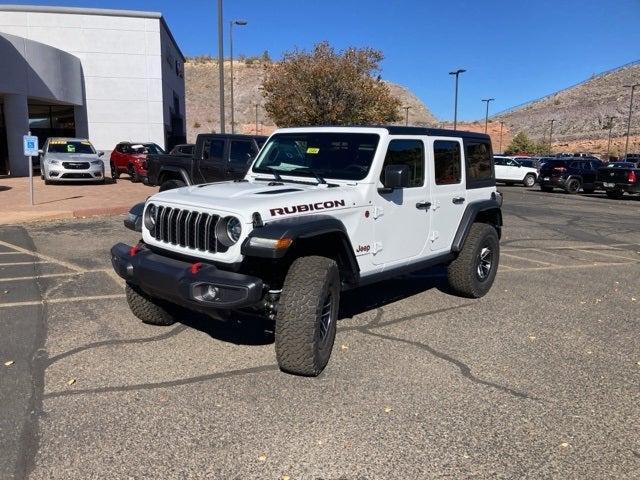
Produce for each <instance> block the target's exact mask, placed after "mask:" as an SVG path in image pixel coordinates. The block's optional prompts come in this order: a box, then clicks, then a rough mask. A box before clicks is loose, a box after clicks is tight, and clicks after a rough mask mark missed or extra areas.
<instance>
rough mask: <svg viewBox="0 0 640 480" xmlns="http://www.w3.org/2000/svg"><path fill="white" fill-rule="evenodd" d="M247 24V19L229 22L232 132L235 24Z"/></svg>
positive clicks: (234, 127)
mask: <svg viewBox="0 0 640 480" xmlns="http://www.w3.org/2000/svg"><path fill="white" fill-rule="evenodd" d="M246 24H247V21H246V20H231V21H230V22H229V61H230V64H229V67H230V70H231V84H230V87H231V133H236V122H235V117H234V115H235V112H234V109H233V26H234V25H238V26H244V25H246Z"/></svg>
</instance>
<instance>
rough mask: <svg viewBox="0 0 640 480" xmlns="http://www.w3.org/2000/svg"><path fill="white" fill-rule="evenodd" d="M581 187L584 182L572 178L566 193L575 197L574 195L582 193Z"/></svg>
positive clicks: (567, 185)
mask: <svg viewBox="0 0 640 480" xmlns="http://www.w3.org/2000/svg"><path fill="white" fill-rule="evenodd" d="M581 186H582V182H580V180H578V179H577V178H570V179H569V180H568V181H567V184H566V187H565V191H566V192H567V193H569V194H571V195H573V194H574V193H578V192H579V191H580V187H581Z"/></svg>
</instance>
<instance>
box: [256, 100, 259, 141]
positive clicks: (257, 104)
mask: <svg viewBox="0 0 640 480" xmlns="http://www.w3.org/2000/svg"><path fill="white" fill-rule="evenodd" d="M259 105H260V104H259V103H258V102H256V135H258V106H259Z"/></svg>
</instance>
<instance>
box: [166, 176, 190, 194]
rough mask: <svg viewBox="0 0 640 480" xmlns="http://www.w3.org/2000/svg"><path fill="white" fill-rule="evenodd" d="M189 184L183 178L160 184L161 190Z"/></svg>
mask: <svg viewBox="0 0 640 480" xmlns="http://www.w3.org/2000/svg"><path fill="white" fill-rule="evenodd" d="M186 186H187V184H186V183H184V182H183V181H182V180H175V179H173V180H167V181H165V182H163V183H162V185H160V191H161V192H164V191H166V190H173V189H174V188H181V187H186Z"/></svg>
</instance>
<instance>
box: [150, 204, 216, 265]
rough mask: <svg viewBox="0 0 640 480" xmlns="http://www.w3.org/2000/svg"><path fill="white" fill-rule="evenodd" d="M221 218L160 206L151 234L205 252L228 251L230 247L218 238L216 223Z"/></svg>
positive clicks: (172, 243)
mask: <svg viewBox="0 0 640 480" xmlns="http://www.w3.org/2000/svg"><path fill="white" fill-rule="evenodd" d="M220 220H221V219H220V216H218V215H210V214H208V213H203V212H193V211H190V210H182V209H180V208H171V207H163V206H158V207H157V208H156V223H155V229H154V230H153V231H152V232H151V235H152V236H153V237H154V238H155V239H156V240H159V241H161V242H165V243H169V244H171V245H179V246H181V247H186V248H191V249H194V250H200V251H203V252H211V253H218V252H226V251H227V250H228V247H226V246H224V245H223V244H222V243H220V242H219V241H218V239H217V238H216V224H217V223H218V221H220Z"/></svg>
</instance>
